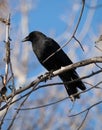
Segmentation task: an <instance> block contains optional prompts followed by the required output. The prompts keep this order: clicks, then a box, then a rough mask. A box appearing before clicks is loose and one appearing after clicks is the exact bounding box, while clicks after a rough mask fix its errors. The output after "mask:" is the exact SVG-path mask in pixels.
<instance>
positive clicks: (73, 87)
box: [59, 70, 86, 101]
mask: <svg viewBox="0 0 102 130" xmlns="http://www.w3.org/2000/svg"><path fill="white" fill-rule="evenodd" d="M59 77H60V78H61V79H62V81H63V82H69V81H73V80H76V79H78V78H79V75H78V74H77V73H76V71H75V70H70V71H67V72H65V73H63V74H60V75H59ZM64 86H65V88H66V90H67V93H68V95H69V96H70V98H71V100H72V101H74V100H75V99H76V98H80V95H79V94H77V93H78V88H79V89H81V90H82V91H84V90H85V89H86V87H85V85H84V84H83V82H82V81H81V80H78V81H77V82H74V83H72V84H67V83H64Z"/></svg>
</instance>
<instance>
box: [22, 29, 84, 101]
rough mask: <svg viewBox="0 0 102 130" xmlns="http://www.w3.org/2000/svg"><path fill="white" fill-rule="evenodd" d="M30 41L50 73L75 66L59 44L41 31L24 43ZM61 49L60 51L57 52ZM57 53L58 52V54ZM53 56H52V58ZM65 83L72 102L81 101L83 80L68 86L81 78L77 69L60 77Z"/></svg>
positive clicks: (29, 36)
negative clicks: (68, 66) (80, 91)
mask: <svg viewBox="0 0 102 130" xmlns="http://www.w3.org/2000/svg"><path fill="white" fill-rule="evenodd" d="M25 41H30V42H31V43H32V49H33V52H34V53H35V55H36V56H37V58H38V60H39V62H40V63H41V64H42V65H43V66H44V67H45V68H46V69H47V70H48V71H49V72H50V71H55V70H57V69H60V68H61V67H64V66H67V65H70V64H73V62H72V61H71V60H70V59H69V57H68V56H67V55H66V54H65V52H64V51H63V50H62V49H61V48H60V46H59V44H58V43H57V42H56V41H55V40H53V39H52V38H50V37H47V36H46V35H45V34H43V33H42V32H39V31H33V32H31V33H30V34H29V35H28V36H27V37H25V38H24V39H23V40H22V42H25ZM58 49H60V51H57V50H58ZM56 51H57V52H56ZM53 53H55V54H54V55H52V54H53ZM51 55H52V56H51ZM58 76H59V77H60V79H61V80H62V81H63V83H64V86H65V88H66V90H67V93H68V95H69V96H70V99H71V100H72V101H75V99H79V98H80V95H79V94H76V93H78V88H79V89H81V90H82V91H84V90H85V89H86V87H85V85H84V84H83V82H82V81H81V80H78V81H77V82H74V83H73V84H67V83H68V82H69V81H73V80H76V79H78V78H79V75H78V74H77V72H76V71H75V69H71V70H68V71H66V72H64V73H61V74H59V75H58Z"/></svg>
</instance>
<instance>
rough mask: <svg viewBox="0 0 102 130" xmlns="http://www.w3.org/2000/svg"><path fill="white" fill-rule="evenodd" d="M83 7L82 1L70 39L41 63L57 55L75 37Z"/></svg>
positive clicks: (83, 1) (83, 2)
mask: <svg viewBox="0 0 102 130" xmlns="http://www.w3.org/2000/svg"><path fill="white" fill-rule="evenodd" d="M84 6H85V0H82V9H81V12H80V16H79V19H78V22H77V24H76V27H75V29H74V32H73V34H72V36H71V37H70V39H69V40H68V41H67V43H65V44H64V45H62V46H61V47H60V48H59V49H58V50H56V51H55V52H54V53H52V54H51V55H50V56H48V57H47V58H46V59H45V60H44V61H43V63H45V62H46V61H47V60H48V59H50V58H51V57H52V56H54V55H55V54H56V53H58V52H59V51H60V50H61V49H62V48H64V47H65V46H66V45H67V44H68V43H69V42H70V41H71V40H72V39H73V37H74V36H75V33H76V31H77V29H78V26H79V24H80V21H81V18H82V15H83V11H84Z"/></svg>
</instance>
